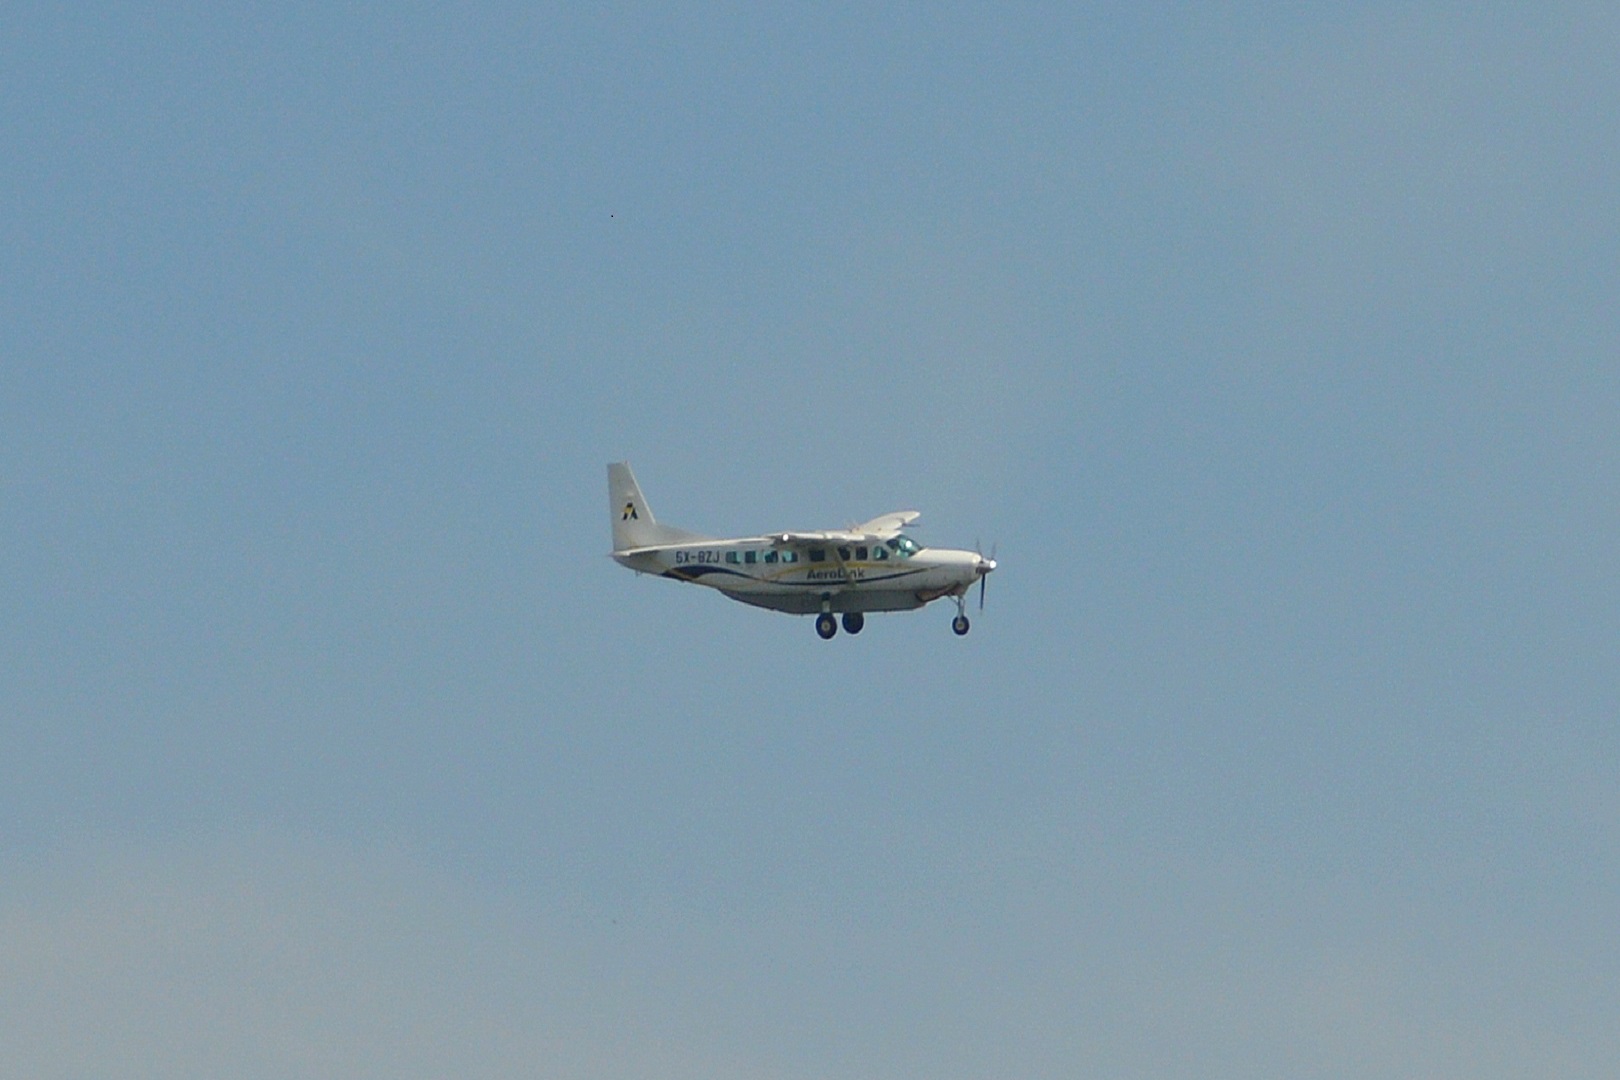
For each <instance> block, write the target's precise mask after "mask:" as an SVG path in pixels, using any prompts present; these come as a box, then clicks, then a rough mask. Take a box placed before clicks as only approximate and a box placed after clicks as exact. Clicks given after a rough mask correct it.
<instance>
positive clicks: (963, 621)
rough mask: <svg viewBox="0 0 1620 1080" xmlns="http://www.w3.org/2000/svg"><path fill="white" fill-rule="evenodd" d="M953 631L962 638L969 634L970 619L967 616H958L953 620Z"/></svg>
mask: <svg viewBox="0 0 1620 1080" xmlns="http://www.w3.org/2000/svg"><path fill="white" fill-rule="evenodd" d="M951 629H952V630H954V631H955V632H956V636H957V637H961V636H962V635H963V634H965V633H967V632H968V619H967V616H966V615H958V616H957V617H956V618H954V619H952V620H951Z"/></svg>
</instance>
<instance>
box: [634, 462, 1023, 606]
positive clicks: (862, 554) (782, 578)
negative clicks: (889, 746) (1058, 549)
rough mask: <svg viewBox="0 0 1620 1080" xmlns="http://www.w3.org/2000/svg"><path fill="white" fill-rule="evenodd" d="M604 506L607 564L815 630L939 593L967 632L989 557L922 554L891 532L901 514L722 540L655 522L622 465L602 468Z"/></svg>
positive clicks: (901, 523) (938, 551) (908, 517)
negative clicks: (608, 518)
mask: <svg viewBox="0 0 1620 1080" xmlns="http://www.w3.org/2000/svg"><path fill="white" fill-rule="evenodd" d="M608 508H609V510H610V511H611V512H612V520H613V558H614V561H616V562H617V563H619V565H621V566H628V567H629V568H630V569H632V570H634V571H636V572H637V573H642V574H657V575H659V576H660V577H667V578H674V579H675V580H676V581H690V582H694V583H696V584H699V585H707V586H709V587H711V588H714V589H718V590H720V592H722V593H723V594H725V595H726V596H729V597H731V599H733V600H741V601H742V602H743V603H745V604H753V605H755V606H756V607H763V608H770V609H771V610H773V611H786V612H788V613H790V614H793V615H809V614H811V613H813V612H815V613H818V614H817V615H816V633H818V634H820V635H821V636H822V637H823V638H831V637H832V636H833V635H834V634H836V633H838V620H836V619H834V618H833V613H834V612H839V613H841V614H842V615H843V622H844V630H845V632H846V633H850V634H858V633H860V632H861V628H862V627H863V626H865V625H866V614H865V613H866V612H868V611H911V610H913V609H914V608H920V607H922V606H923V605H924V604H927V603H930V602H931V601H934V600H938V599H940V598H941V597H945V596H949V597H951V598H953V599H954V600H955V601H956V618H954V619H952V620H951V629H952V630H954V631H956V633H957V634H958V635H961V634H965V633H967V632H968V618H967V611H966V602H965V598H966V596H967V591H968V587H969V586H971V585H972V584H973V583H974V582H975V581H977V582H978V583H979V607H980V608H981V609H982V608H983V607H984V584H985V578H986V576H987V575H988V574H989V573H990V571H992V570H994V569H995V568H996V560H995V559H987V558H985V557H984V556H983V555H980V554H979V553H978V552H976V551H956V550H953V549H951V548H929V547H923V546H922V545H921V544H918V543H917V542H916V541H915V540H913V539H912V538H911V537H909V536H907V535H906V534H905V533H903V532H901V531H900V530H901V529H903V528H905V527H906V526H907V525H909V524H911V523H912V522H914V521H916V520H917V518H918V517H920V516H921V515H920V514H918V513H917V511H915V510H901V511H898V512H896V513H893V514H884V515H883V516H882V517H877V518H873V519H872V520H871V521H868V522H866V523H865V524H864V525H855V526H852V527H851V528H849V529H847V530H834V531H829V532H780V533H767V534H765V535H762V536H744V537H737V538H733V539H728V540H719V539H715V538H713V537H708V536H700V535H699V534H697V533H691V532H687V531H686V530H684V529H677V528H674V527H672V526H669V525H660V524H659V523H658V521H657V519H656V518H654V517H653V514H652V510H651V508H649V507H648V506H647V500H646V499H645V498H644V497H643V496H642V494H641V488H640V487H639V486H638V485H637V484H636V477H635V474H634V473H632V472H631V471H630V465H629V464H628V463H627V462H619V463H616V464H612V465H609V466H608Z"/></svg>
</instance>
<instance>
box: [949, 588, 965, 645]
mask: <svg viewBox="0 0 1620 1080" xmlns="http://www.w3.org/2000/svg"><path fill="white" fill-rule="evenodd" d="M966 595H967V594H966V593H963V594H962V595H960V596H958V597H957V598H956V618H954V619H952V620H951V630H953V631H954V632H955V633H956V636H957V637H961V636H962V635H963V634H965V633H967V632H968V617H967V601H966V599H965V597H966Z"/></svg>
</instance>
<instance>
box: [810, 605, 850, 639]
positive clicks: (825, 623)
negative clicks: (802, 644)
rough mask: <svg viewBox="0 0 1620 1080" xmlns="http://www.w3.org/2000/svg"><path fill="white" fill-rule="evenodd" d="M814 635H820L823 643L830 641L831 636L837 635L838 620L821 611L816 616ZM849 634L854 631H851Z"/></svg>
mask: <svg viewBox="0 0 1620 1080" xmlns="http://www.w3.org/2000/svg"><path fill="white" fill-rule="evenodd" d="M816 633H818V634H820V635H821V637H822V639H823V640H824V641H831V640H832V636H833V635H834V634H836V633H838V620H837V619H835V618H833V617H832V616H831V615H830V614H828V613H827V612H825V611H823V612H822V613H821V614H820V615H817V616H816ZM850 633H854V631H853V630H851V631H850Z"/></svg>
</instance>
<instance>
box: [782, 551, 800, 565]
mask: <svg viewBox="0 0 1620 1080" xmlns="http://www.w3.org/2000/svg"><path fill="white" fill-rule="evenodd" d="M782 561H783V562H785V563H790V562H798V561H799V553H798V552H797V551H784V552H782Z"/></svg>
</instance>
